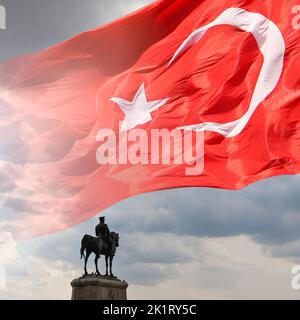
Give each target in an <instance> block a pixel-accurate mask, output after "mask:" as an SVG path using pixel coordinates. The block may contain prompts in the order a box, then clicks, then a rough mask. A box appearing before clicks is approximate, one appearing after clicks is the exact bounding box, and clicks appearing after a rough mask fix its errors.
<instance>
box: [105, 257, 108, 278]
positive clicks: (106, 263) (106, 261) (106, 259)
mask: <svg viewBox="0 0 300 320" xmlns="http://www.w3.org/2000/svg"><path fill="white" fill-rule="evenodd" d="M105 265H106V273H105V275H106V276H108V255H106V256H105Z"/></svg>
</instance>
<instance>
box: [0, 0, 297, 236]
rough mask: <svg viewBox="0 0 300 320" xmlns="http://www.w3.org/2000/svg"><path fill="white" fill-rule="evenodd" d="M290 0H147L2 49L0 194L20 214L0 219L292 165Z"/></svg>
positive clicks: (50, 218) (47, 214)
mask: <svg viewBox="0 0 300 320" xmlns="http://www.w3.org/2000/svg"><path fill="white" fill-rule="evenodd" d="M296 4H297V3H296V1H292V0H290V1H289V0H285V1H282V0H264V1H261V0H253V1H244V2H241V1H238V0H221V1H218V2H212V1H207V0H203V1H192V0H178V1H170V0H163V1H156V2H155V3H153V4H151V5H149V6H147V7H145V8H143V9H141V10H139V11H137V12H135V13H133V14H131V15H129V16H127V17H125V18H122V19H119V20H117V21H115V22H114V23H111V24H108V25H105V26H103V27H100V28H98V29H95V30H91V31H88V32H84V33H82V34H80V35H78V36H77V37H75V38H72V39H70V40H67V41H65V42H63V43H61V44H59V45H57V46H54V47H52V48H49V49H46V50H43V51H41V52H38V53H35V54H31V55H28V56H25V57H20V58H16V59H13V60H10V61H8V62H6V63H2V64H1V66H0V71H1V73H0V108H1V118H0V125H1V132H2V138H3V139H4V144H3V145H4V147H3V148H1V149H0V154H1V162H0V163H1V167H2V171H3V172H5V175H6V177H5V181H6V183H5V184H3V186H1V189H2V191H3V193H2V196H1V197H2V202H3V205H4V206H6V207H8V208H11V209H12V210H14V211H15V212H18V213H19V214H17V215H15V216H14V218H11V219H8V220H7V221H6V222H1V224H0V227H2V228H3V229H4V230H5V231H9V232H11V233H12V234H13V235H14V237H15V238H21V237H28V236H36V235H41V234H45V233H49V232H54V231H58V230H62V229H64V228H67V227H70V226H73V225H75V224H77V223H79V222H81V221H83V220H85V219H87V218H89V217H91V216H93V215H95V214H97V213H99V212H100V211H102V210H104V209H106V208H108V207H109V206H111V205H113V204H115V203H116V202H118V201H120V200H122V199H125V198H127V197H129V196H133V195H136V194H140V193H145V192H149V191H155V190H162V189H167V188H177V187H187V186H207V187H216V188H224V189H240V188H243V187H245V186H247V185H248V184H250V183H253V182H255V181H258V180H260V179H264V178H268V177H271V176H275V175H281V174H296V173H298V172H299V171H300V161H299V159H300V89H299V87H300V86H299V84H300V80H299V79H300V78H299V69H300V59H299V51H300V41H299V40H300V39H299V38H300V33H299V30H298V31H297V30H296V28H295V29H294V28H293V18H294V15H293V8H294V6H296ZM168 134H169V137H168ZM157 135H158V136H157ZM160 135H161V136H162V140H159V137H160ZM202 135H204V136H203V140H202ZM199 137H200V139H198V138H199ZM167 138H170V139H169V140H168V139H167ZM189 138H190V140H189ZM153 139H156V140H155V141H156V143H154V142H153ZM163 139H167V140H163ZM157 142H158V144H159V145H157ZM189 142H190V145H189ZM202 142H203V143H202ZM156 147H158V148H156ZM180 147H182V148H181V149H180ZM166 149H167V150H166ZM169 149H171V155H168V150H169ZM178 150H179V151H178ZM199 152H200V153H199ZM203 152H204V153H203ZM185 153H188V156H187V157H185V155H186V154H185ZM168 156H169V157H168ZM183 158H184V159H185V160H188V161H182V159H183ZM187 158H188V159H187ZM105 159H106V161H107V162H105ZM166 159H167V161H166ZM180 160H181V161H180ZM191 160H192V161H191ZM189 169H190V171H189ZM193 169H197V170H194V171H193ZM9 182H12V183H9Z"/></svg>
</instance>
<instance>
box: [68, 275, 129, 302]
mask: <svg viewBox="0 0 300 320" xmlns="http://www.w3.org/2000/svg"><path fill="white" fill-rule="evenodd" d="M71 286H72V300H127V292H126V289H127V287H128V283H127V282H126V281H121V280H119V279H116V278H109V277H104V276H96V275H88V276H83V277H80V278H78V279H74V280H73V281H72V282H71Z"/></svg>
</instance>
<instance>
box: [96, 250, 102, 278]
mask: <svg viewBox="0 0 300 320" xmlns="http://www.w3.org/2000/svg"><path fill="white" fill-rule="evenodd" d="M99 258H100V255H99V254H96V256H95V266H96V273H97V275H98V276H101V274H100V271H99V269H98V260H99Z"/></svg>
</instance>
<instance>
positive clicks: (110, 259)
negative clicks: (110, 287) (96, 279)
mask: <svg viewBox="0 0 300 320" xmlns="http://www.w3.org/2000/svg"><path fill="white" fill-rule="evenodd" d="M113 259H114V256H110V257H109V268H110V276H111V277H114V275H113V273H112V262H113Z"/></svg>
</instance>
